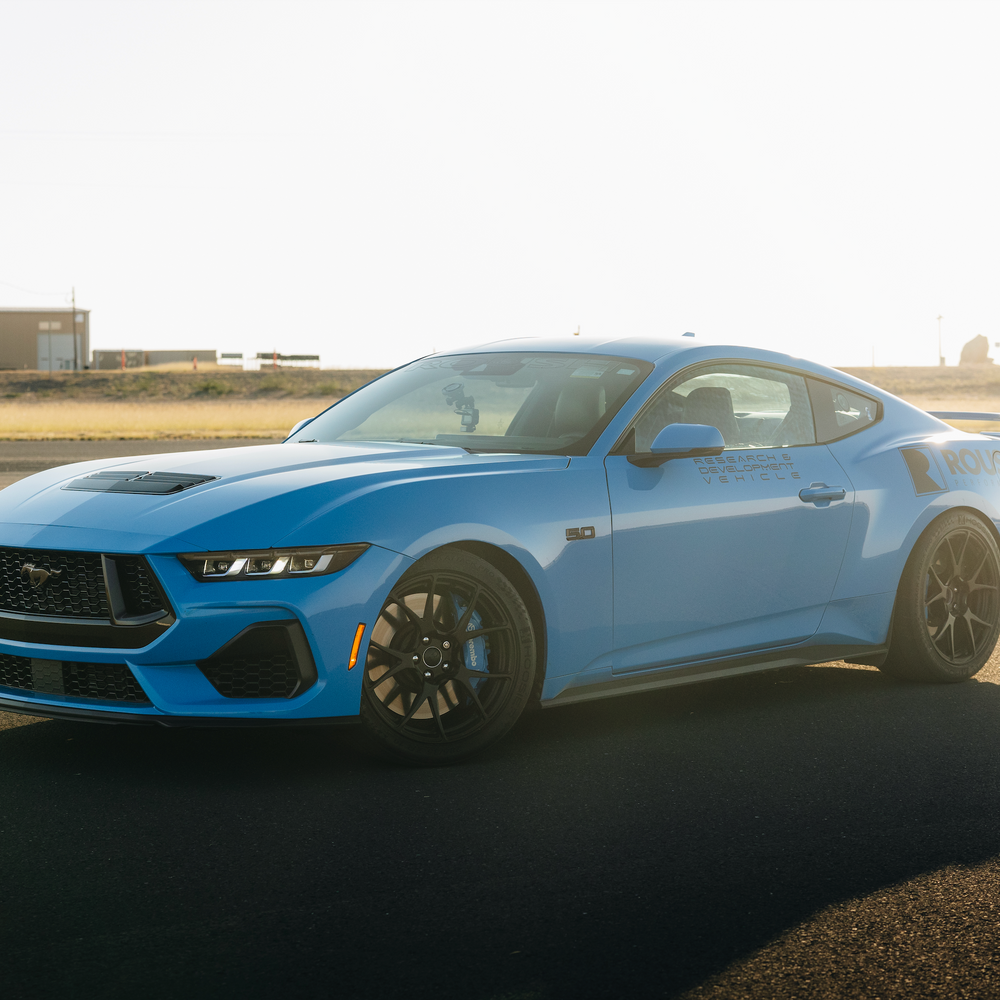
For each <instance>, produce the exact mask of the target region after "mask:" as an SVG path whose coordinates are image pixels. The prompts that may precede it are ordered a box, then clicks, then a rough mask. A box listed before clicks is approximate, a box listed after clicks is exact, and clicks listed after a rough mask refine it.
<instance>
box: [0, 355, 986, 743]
mask: <svg viewBox="0 0 1000 1000" xmlns="http://www.w3.org/2000/svg"><path fill="white" fill-rule="evenodd" d="M995 448H996V449H997V450H996V451H995V450H994V449H995ZM998 461H1000V441H996V440H995V439H994V438H991V437H989V436H987V435H977V434H968V433H963V432H960V431H956V430H954V429H952V428H951V427H949V426H947V425H946V424H944V423H942V422H941V421H940V420H939V419H936V418H935V416H933V415H931V414H928V413H926V412H923V411H921V410H918V409H916V408H915V407H913V406H911V405H909V404H908V403H905V402H903V401H902V400H900V399H897V398H896V397H894V396H892V395H890V394H889V393H886V392H883V391H881V390H879V389H876V388H874V387H873V386H870V385H868V384H866V383H864V382H861V381H859V380H857V379H854V378H851V377H849V376H847V375H844V374H843V373H841V372H838V371H834V370H832V369H829V368H825V367H823V366H821V365H817V364H812V363H810V362H807V361H802V360H800V359H797V358H792V357H788V356H785V355H781V354H774V353H770V352H767V351H761V350H753V349H747V348H738V347H723V346H705V345H701V344H698V343H697V342H696V341H694V340H691V339H690V338H678V339H675V340H666V339H664V340H648V339H623V340H614V341H606V342H592V343H588V342H586V341H581V342H576V341H573V342H570V343H567V342H566V341H552V342H546V341H540V340H509V341H501V342H498V343H492V344H486V345H484V346H479V347H474V348H470V349H467V350H463V351H460V352H456V353H450V354H447V355H434V356H431V357H427V358H423V359H421V360H418V361H415V362H413V363H412V364H410V365H407V366H405V367H403V368H400V369H397V370H396V371H394V372H391V373H389V374H388V375H385V376H383V377H382V378H380V379H378V380H376V381H374V382H372V383H370V384H369V385H367V386H365V387H364V388H362V389H360V390H359V391H357V392H355V393H354V394H352V395H350V396H348V397H346V398H345V399H343V400H341V401H340V402H339V403H337V404H336V405H334V406H332V407H331V408H330V409H328V410H326V411H325V412H323V413H321V414H320V415H319V416H317V417H315V418H313V419H312V420H310V421H308V422H306V423H304V424H303V425H300V426H298V427H297V428H296V429H295V430H294V431H293V432H292V434H291V436H290V437H289V438H288V440H287V441H285V442H284V443H283V444H281V445H266V446H261V447H250V448H239V449H233V450H230V451H209V452H193V453H192V452H188V453H184V454H179V455H171V456H162V455H158V456H141V457H136V458H129V459H125V460H115V461H107V460H102V461H94V462H86V463H81V464H78V465H72V466H66V467H63V468H59V469H52V470H50V471H48V472H43V473H39V474H38V475H35V476H31V477H30V478H28V479H25V480H22V481H21V482H19V483H17V484H15V485H13V486H10V487H8V488H7V489H5V490H4V491H3V492H2V493H0V560H2V562H0V708H3V709H5V710H8V711H14V712H26V713H33V714H39V715H45V716H56V717H64V718H74V719H91V720H98V721H103V722H152V723H160V724H164V725H195V724H203V725H222V724H226V723H233V724H239V723H244V724H245V723H278V722H288V723H306V722H327V723H329V722H360V724H361V726H362V731H363V732H364V734H365V738H366V739H367V740H368V741H369V742H370V743H371V744H372V745H373V746H374V747H375V748H376V749H377V750H378V751H379V752H381V753H383V754H386V755H389V756H391V757H393V758H395V759H397V760H402V761H407V762H411V763H443V762H447V761H452V760H456V759H459V758H462V757H465V756H467V755H468V754H470V753H473V752H475V751H477V750H479V749H481V748H483V747H484V746H486V745H488V744H489V743H491V742H493V741H494V740H496V739H498V738H499V737H500V736H502V735H503V734H504V733H505V732H507V731H508V730H509V729H510V728H511V726H513V724H514V723H515V721H516V720H517V718H518V717H519V715H520V714H521V713H522V712H523V711H524V710H525V708H526V707H528V706H529V705H532V704H539V703H540V704H541V705H542V706H553V705H559V704H569V703H572V702H577V701H582V700H584V699H589V698H602V697H607V696H611V695H617V694H625V693H629V692H634V691H642V690H646V689H651V688H657V687H663V686H667V685H672V684H686V683H690V682H692V681H697V680H701V679H707V678H717V677H723V676H727V675H732V674H737V673H743V672H748V671H756V670H765V669H768V668H772V667H781V666H788V665H793V664H808V663H817V662H822V661H825V660H831V659H846V660H849V661H851V662H856V663H868V664H872V665H875V666H878V667H880V668H881V669H883V670H884V671H887V672H888V673H890V674H892V675H894V676H895V677H899V678H903V679H914V680H925V681H959V680H964V679H966V678H968V677H971V676H972V675H973V674H974V673H976V671H977V670H979V669H980V668H981V667H982V665H983V664H984V663H985V662H986V660H987V659H988V658H989V656H990V654H991V652H992V650H993V647H994V645H995V643H996V641H997V635H998V630H1000V591H998V584H1000V554H998V547H997V538H998V534H997V525H998V524H1000V514H998V507H1000V482H998V475H997V464H996V463H997V462H998Z"/></svg>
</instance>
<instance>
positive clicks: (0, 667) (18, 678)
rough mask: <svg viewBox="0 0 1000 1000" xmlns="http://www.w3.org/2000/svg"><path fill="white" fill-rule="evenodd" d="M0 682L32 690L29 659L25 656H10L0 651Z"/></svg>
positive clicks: (7, 685) (12, 686)
mask: <svg viewBox="0 0 1000 1000" xmlns="http://www.w3.org/2000/svg"><path fill="white" fill-rule="evenodd" d="M0 684H2V685H3V686H4V687H9V688H20V689H21V690H23V691H33V690H34V687H32V679H31V660H29V659H28V657H27V656H11V655H10V654H9V653H0Z"/></svg>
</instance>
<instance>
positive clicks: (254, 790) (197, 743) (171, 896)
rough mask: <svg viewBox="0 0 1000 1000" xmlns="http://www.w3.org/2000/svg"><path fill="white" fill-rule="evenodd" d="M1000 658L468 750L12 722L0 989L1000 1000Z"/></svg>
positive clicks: (1, 811)
mask: <svg viewBox="0 0 1000 1000" xmlns="http://www.w3.org/2000/svg"><path fill="white" fill-rule="evenodd" d="M998 685H1000V658H998V657H997V656H994V658H993V660H992V661H991V662H990V664H989V665H988V667H987V668H986V669H985V670H984V671H983V672H982V673H981V674H980V676H979V677H978V678H977V679H976V680H974V681H972V682H969V683H966V684H960V685H953V686H935V685H922V684H915V685H914V684H900V683H897V682H894V681H892V680H890V679H888V678H886V677H883V676H882V675H881V674H880V673H879V672H878V671H876V670H873V669H869V668H863V667H848V666H845V665H844V664H826V665H823V666H819V667H809V668H796V669H789V670H782V671H774V672H770V673H766V674H760V675H757V676H752V677H738V678H733V679H729V680H725V681H715V682H711V683H707V684H701V685H694V686H690V687H686V688H677V689H673V690H670V691H663V692H655V693H650V694H644V695H633V696H630V697H627V698H618V699H612V700H607V701H603V702H593V703H590V704H585V705H577V706H570V707H564V708H559V709H549V710H542V711H536V712H534V713H531V714H529V715H528V716H526V717H525V718H524V719H523V720H522V721H521V723H519V725H518V727H517V728H516V729H515V730H514V732H513V733H511V734H510V735H509V736H508V737H507V739H506V740H504V741H503V742H502V743H500V744H499V745H498V746H496V747H495V748H493V749H492V750H490V751H488V752H487V753H485V754H483V755H482V756H480V757H478V758H476V759H473V760H472V761H469V762H467V763H465V764H462V765H458V766H454V767H448V768H441V769H433V770H413V769H408V768H402V767H394V766H391V765H388V764H385V763H381V762H379V761H377V760H373V759H369V758H368V757H367V756H365V755H364V754H363V753H362V752H361V750H360V749H359V748H358V746H357V745H356V744H355V742H354V739H353V734H352V732H351V731H350V730H349V729H345V728H331V729H325V728H323V729H320V728H304V729H282V730H275V729H268V730H172V729H170V730H168V729H159V728H148V729H147V728H139V727H128V726H102V725H94V724H85V723H69V722H61V721H52V720H42V719H31V718H27V717H22V716H15V715H0V872H2V878H3V891H2V895H0V913H2V914H3V918H2V928H0V929H2V937H0V940H2V942H3V952H2V971H0V988H2V989H3V993H4V996H5V997H9V998H11V1000H13V998H20V997H32V998H36V997H48V996H51V997H73V998H76V997H82V998H89V997H103V998H117V997H135V996H141V997H144V998H145V997H177V996H181V995H188V994H192V995H196V996H200V995H206V996H207V995H212V996H215V997H240V998H256V997H262V998H263V997H268V998H271V997H276V996H281V997H308V998H313V997H315V998H327V997H329V998H337V1000H355V998H364V1000H369V998H372V1000H376V998H383V997H385V998H396V997H399V998H407V1000H409V998H413V1000H423V998H428V1000H431V998H433V1000H452V998H454V1000H563V998H566V1000H570V998H574V1000H575V998H589V997H609V998H618V997H621V998H630V1000H631V998H647V997H649V998H653V997H657V998H660V997H685V998H699V1000H700V998H712V1000H722V998H725V1000H729V998H743V997H748V998H755V1000H756V998H760V1000H771V998H785V997H788V998H801V997H807V998H814V997H815V998H834V997H836V998H840V997H865V998H889V997H893V998H895V997H906V998H914V997H949V998H950V997H975V998H980V997H994V996H997V995H1000V973H998V971H997V955H998V954H1000V922H998V918H1000V896H998V881H1000V864H998V859H1000V826H998V817H1000V740H998V736H1000V686H998Z"/></svg>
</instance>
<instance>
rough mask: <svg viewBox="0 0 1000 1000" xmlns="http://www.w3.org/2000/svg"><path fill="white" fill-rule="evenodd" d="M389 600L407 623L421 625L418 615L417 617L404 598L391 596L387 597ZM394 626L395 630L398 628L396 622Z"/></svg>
mask: <svg viewBox="0 0 1000 1000" xmlns="http://www.w3.org/2000/svg"><path fill="white" fill-rule="evenodd" d="M389 600H391V601H392V602H393V603H394V604H395V605H396V607H397V608H399V610H400V611H402V612H403V616H404V618H406V619H407V620H408V621H410V622H412V623H413V624H414V625H420V624H422V623H421V620H420V615H418V614H417V613H416V611H414V610H413V608H411V607H410V606H409V605H408V604H407V603H406V598H404V597H400V596H399V595H398V594H391V595H390V596H389ZM396 626H397V628H398V627H399V626H398V622H397V623H396Z"/></svg>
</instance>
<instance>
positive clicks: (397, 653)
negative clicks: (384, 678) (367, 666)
mask: <svg viewBox="0 0 1000 1000" xmlns="http://www.w3.org/2000/svg"><path fill="white" fill-rule="evenodd" d="M368 646H369V648H372V647H374V648H375V649H377V650H378V651H379V652H380V653H385V655H386V656H391V657H392V658H393V659H395V660H405V659H407V658H408V657H409V656H410V655H411V654H410V653H404V652H403V651H402V650H400V649H393V648H392V647H391V646H383V645H382V643H380V642H376V641H375V640H374V639H369V640H368Z"/></svg>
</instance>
